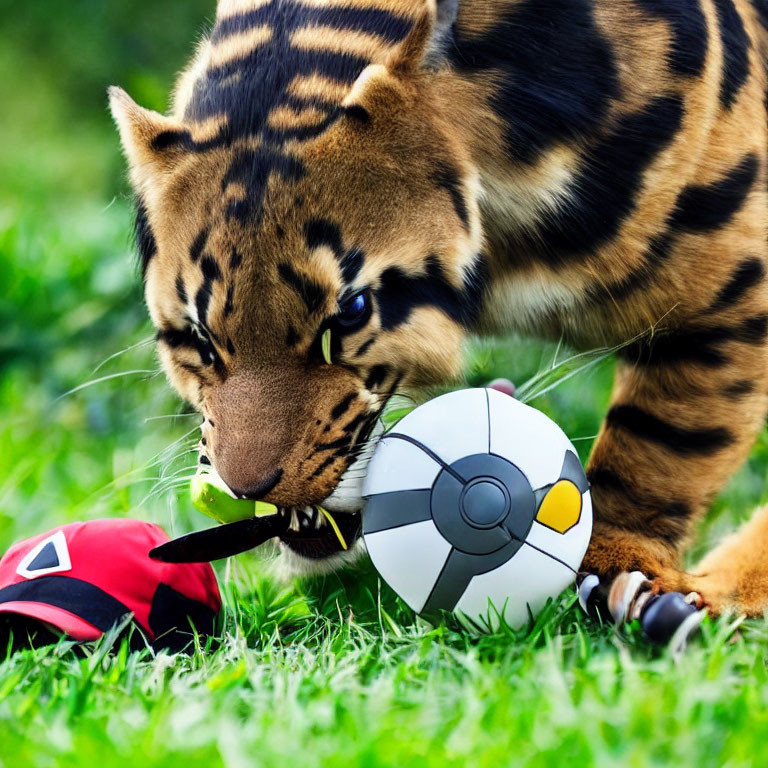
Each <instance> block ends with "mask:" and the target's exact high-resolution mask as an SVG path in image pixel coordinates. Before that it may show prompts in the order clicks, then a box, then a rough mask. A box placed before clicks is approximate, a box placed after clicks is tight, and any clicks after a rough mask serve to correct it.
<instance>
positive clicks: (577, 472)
mask: <svg viewBox="0 0 768 768" xmlns="http://www.w3.org/2000/svg"><path fill="white" fill-rule="evenodd" d="M560 478H561V479H563V480H570V481H571V482H572V483H573V484H574V485H575V486H576V487H577V488H578V489H579V491H580V492H581V493H584V492H585V491H588V490H589V481H588V480H587V476H586V474H584V467H582V466H581V461H580V460H579V457H578V456H577V455H576V454H575V453H574V452H573V451H566V452H565V458H564V459H563V468H562V469H561V470H560Z"/></svg>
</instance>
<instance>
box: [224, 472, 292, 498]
mask: <svg viewBox="0 0 768 768" xmlns="http://www.w3.org/2000/svg"><path fill="white" fill-rule="evenodd" d="M282 476H283V470H282V469H276V470H275V471H274V472H273V473H272V474H271V475H269V476H267V477H265V478H264V479H263V480H261V481H260V482H257V483H255V484H253V485H249V486H248V487H246V488H232V486H230V490H231V491H232V493H234V494H235V496H237V497H238V498H241V499H249V500H250V501H259V499H263V498H264V497H265V496H266V495H267V494H268V493H269V492H270V491H271V490H272V489H273V488H274V487H275V486H276V485H277V484H278V483H279V482H280V478H282Z"/></svg>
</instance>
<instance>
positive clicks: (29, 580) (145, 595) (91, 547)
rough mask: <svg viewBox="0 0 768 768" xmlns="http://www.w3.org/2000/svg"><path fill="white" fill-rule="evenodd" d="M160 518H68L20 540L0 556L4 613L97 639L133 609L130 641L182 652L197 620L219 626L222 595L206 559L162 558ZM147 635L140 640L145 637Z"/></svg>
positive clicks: (202, 628) (208, 628) (9, 619)
mask: <svg viewBox="0 0 768 768" xmlns="http://www.w3.org/2000/svg"><path fill="white" fill-rule="evenodd" d="M167 541H168V536H167V534H166V533H165V531H163V529H162V528H160V527H159V526H157V525H152V524H151V523H145V522H142V521H140V520H125V519H106V520H92V521H89V522H84V523H70V524H69V525H63V526H61V527H59V528H54V529H53V530H52V531H49V532H48V533H43V534H41V535H39V536H35V537H33V538H31V539H27V540H25V541H22V542H19V543H17V544H14V545H13V546H12V547H11V548H10V549H9V550H8V552H6V554H5V555H4V556H3V558H2V559H0V618H5V619H6V622H5V625H6V628H7V627H8V626H13V625H14V624H18V622H19V617H24V619H25V625H26V626H29V622H30V620H31V621H33V622H36V623H39V624H40V625H41V627H44V628H45V629H47V630H53V631H54V632H55V633H63V634H66V635H68V636H69V637H71V638H73V639H74V640H80V641H89V640H97V639H98V638H99V637H101V636H102V634H103V633H104V632H106V631H107V630H109V629H110V628H112V627H113V626H115V624H118V623H119V622H121V621H122V620H123V619H124V618H125V616H126V615H128V614H131V615H132V617H133V623H134V624H135V625H136V626H137V627H138V629H140V630H141V632H140V633H137V632H133V633H132V644H134V645H136V644H138V645H143V644H144V643H149V644H151V645H152V646H153V647H154V648H156V649H160V648H167V649H169V650H172V651H179V650H182V649H184V648H185V647H189V646H190V645H191V640H192V638H193V629H192V628H193V627H194V629H195V630H196V631H197V632H198V634H200V635H210V634H212V633H213V629H214V621H215V618H216V615H217V614H218V612H219V610H220V609H221V598H220V596H219V589H218V585H217V583H216V577H215V575H214V573H213V569H212V568H211V566H210V565H209V564H207V563H183V564H182V563H161V562H158V561H156V560H152V559H150V557H149V551H150V550H151V549H153V548H155V547H157V546H158V545H160V544H163V543H165V542H167ZM142 635H143V638H145V639H142V637H141V636H142Z"/></svg>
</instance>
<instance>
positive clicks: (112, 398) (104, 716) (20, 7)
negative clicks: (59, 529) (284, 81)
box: [0, 0, 768, 768]
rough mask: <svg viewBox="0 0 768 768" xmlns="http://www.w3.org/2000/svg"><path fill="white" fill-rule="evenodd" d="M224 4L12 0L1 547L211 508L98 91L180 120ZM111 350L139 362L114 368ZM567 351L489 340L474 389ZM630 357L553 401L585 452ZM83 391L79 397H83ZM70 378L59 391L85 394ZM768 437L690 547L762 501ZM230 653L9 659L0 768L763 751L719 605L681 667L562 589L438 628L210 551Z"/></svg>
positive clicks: (476, 355) (0, 362) (755, 686)
mask: <svg viewBox="0 0 768 768" xmlns="http://www.w3.org/2000/svg"><path fill="white" fill-rule="evenodd" d="M211 9H212V2H209V1H208V0H187V1H186V2H184V3H181V2H179V0H152V1H151V2H150V0H111V2H110V3H108V4H105V3H101V2H96V0H72V2H71V3H68V4H60V3H54V2H52V0H40V2H38V3H33V4H28V3H12V2H10V0H0V13H1V14H2V17H3V21H4V32H5V33H6V34H5V36H4V42H3V46H2V50H0V99H1V100H2V103H3V109H4V116H6V118H10V119H5V120H3V121H0V276H2V288H1V289H0V328H2V332H1V333H0V446H2V451H3V453H2V459H3V460H2V461H1V462H0V550H5V549H6V548H7V547H8V546H9V545H10V544H11V543H12V542H13V541H15V540H18V539H19V538H23V537H27V536H30V535H33V534H36V533H40V532H42V531H44V530H47V529H48V528H50V527H52V526H54V525H58V524H61V523H64V522H68V521H71V520H77V519H88V518H96V517H102V516H133V517H139V518H142V519H147V520H153V521H156V522H159V523H161V524H162V525H164V527H165V528H166V529H167V530H168V531H169V533H171V534H178V533H181V532H184V531H187V530H191V529H192V528H196V527H201V526H203V525H206V524H207V521H206V520H205V519H203V518H201V516H200V515H198V514H197V513H195V512H194V511H193V510H191V508H190V506H189V502H188V500H187V498H186V493H185V481H184V480H183V478H184V477H185V476H186V474H187V473H188V471H189V469H188V468H189V467H190V466H191V465H193V464H194V455H193V454H192V453H190V452H189V451H190V450H191V448H192V446H193V444H194V442H195V441H196V439H195V430H196V427H197V424H198V423H199V420H198V418H197V417H196V416H194V415H193V414H189V413H188V412H187V411H186V410H185V408H184V407H183V405H181V404H180V403H179V402H178V401H177V400H176V399H175V398H174V396H173V395H172V393H171V392H170V390H169V389H168V387H167V385H166V383H165V381H164V379H163V377H162V375H161V374H160V373H159V371H158V369H157V362H156V359H155V357H154V352H153V350H152V347H151V345H148V344H145V343H143V342H144V341H145V340H147V339H148V338H149V337H151V333H152V331H151V328H150V327H149V324H148V322H147V320H146V313H145V310H144V307H143V303H142V299H141V294H140V289H139V282H140V281H139V279H138V277H137V275H136V272H135V269H134V263H133V262H134V259H133V254H132V247H131V245H130V240H129V230H130V206H129V203H128V199H127V190H126V188H125V186H124V183H123V181H122V170H121V169H122V163H121V160H120V157H119V154H118V149H117V142H116V139H115V137H114V135H113V131H112V128H111V126H110V125H109V120H108V118H107V115H106V112H105V99H104V88H105V87H106V85H108V84H109V83H112V82H115V83H119V84H122V85H127V86H128V87H129V88H130V90H131V91H132V93H133V94H134V95H135V96H136V97H137V98H139V100H140V101H141V102H142V103H144V104H146V105H147V106H151V107H154V108H159V109H162V108H163V106H164V101H163V100H164V94H165V93H166V92H167V90H168V87H169V85H170V81H171V75H172V73H173V71H174V70H175V69H178V68H179V67H180V66H181V63H182V61H183V58H184V54H185V52H186V51H188V50H189V49H190V41H191V40H193V39H194V37H195V31H196V30H197V28H198V26H199V24H200V22H201V21H202V20H203V19H204V18H205V15H206V14H210V11H211ZM116 353H121V354H119V355H117V356H116V357H113V356H114V355H116ZM556 354H558V355H559V357H558V359H562V358H563V357H564V356H565V354H566V353H565V352H563V351H558V350H556V348H555V347H554V346H552V345H547V344H540V343H537V342H532V341H523V340H520V339H501V340H492V341H485V342H478V343H476V344H474V345H473V347H472V349H471V350H470V355H469V361H468V368H467V382H468V383H469V384H473V385H476V384H482V383H485V382H487V381H488V380H489V379H491V378H494V377H496V376H500V375H505V376H509V377H511V378H513V379H514V380H515V381H517V382H518V383H521V382H524V381H526V380H529V379H530V378H531V377H533V376H534V375H536V374H537V373H539V372H541V371H545V370H547V369H548V368H550V367H551V365H552V362H553V360H554V359H555V355H556ZM611 374H612V362H611V361H610V360H608V361H603V362H601V363H599V364H596V365H594V366H592V367H590V368H589V369H586V370H583V371H581V372H579V373H578V374H577V375H574V376H572V377H570V378H568V379H567V380H566V381H565V382H564V383H562V384H561V385H560V386H558V387H555V388H554V389H550V390H548V391H547V392H546V393H544V394H543V395H542V396H541V397H539V398H537V399H536V400H535V401H534V405H536V406H537V407H539V408H542V409H543V410H544V411H546V412H547V413H548V414H549V415H551V416H552V417H553V418H555V419H556V420H557V421H558V422H559V423H560V424H561V425H562V426H563V428H564V429H565V431H566V432H567V433H568V435H569V436H570V437H571V438H572V439H574V440H575V444H576V446H577V448H578V450H579V452H580V453H581V456H582V458H586V456H587V455H588V452H589V449H590V447H591V442H592V438H593V437H594V435H595V434H596V432H597V430H598V427H599V424H600V419H601V415H602V413H603V412H604V410H605V407H606V405H607V402H608V398H609V392H610V383H611ZM72 390H76V391H74V392H72ZM68 392H69V393H70V394H66V393H68ZM766 477H768V437H767V436H766V435H765V434H763V435H762V436H761V438H760V440H759V442H758V445H757V446H756V447H755V449H754V450H753V452H752V454H751V456H750V459H749V461H748V463H747V464H746V465H745V467H744V468H742V469H741V470H740V471H739V473H738V474H737V475H736V477H735V478H734V479H733V481H732V482H731V484H730V485H729V487H728V488H727V490H726V491H725V492H724V493H723V494H722V495H721V496H720V497H719V498H718V499H717V501H716V502H715V505H714V507H713V509H712V513H711V515H710V516H709V517H708V519H707V521H706V523H704V524H703V525H702V527H701V530H700V531H699V537H698V540H697V543H696V545H695V546H694V549H693V552H692V557H696V556H698V555H699V554H700V553H701V552H702V551H704V550H705V549H706V548H707V547H708V546H710V545H711V544H712V542H714V541H716V540H717V539H718V538H719V537H720V536H722V535H723V534H724V533H725V532H727V531H728V530H730V529H732V528H733V527H734V526H735V525H736V524H737V523H738V522H740V521H741V520H744V519H746V518H747V517H748V515H749V514H750V511H751V510H752V509H753V508H754V507H755V505H757V504H760V503H764V502H766V501H767V500H768V490H767V488H768V483H766ZM218 570H219V576H220V582H221V584H222V587H223V592H224V598H225V610H224V612H223V615H222V617H221V622H220V627H219V633H218V643H217V644H216V646H215V647H214V646H211V647H207V648H201V649H199V650H198V652H197V653H195V654H194V655H193V656H192V657H184V656H169V655H166V654H161V655H159V656H156V657H154V656H153V655H152V654H151V653H150V652H149V651H143V652H140V653H128V652H127V650H126V648H125V647H120V646H118V650H117V652H116V653H111V652H110V650H111V641H112V639H113V638H107V639H106V640H105V641H104V642H102V643H99V644H97V645H96V646H95V647H89V648H86V649H82V648H77V647H73V646H72V645H70V644H69V643H67V642H61V643H60V644H59V645H57V646H53V647H49V648H47V649H43V650H25V651H22V652H18V653H14V654H6V653H5V650H4V649H0V766H9V767H11V768H22V767H23V766H52V767H53V766H56V767H58V766H83V767H85V766H88V767H90V766H94V765H95V766H101V767H102V768H107V767H108V766H126V765H137V766H138V765H141V766H155V765H157V766H162V767H163V768H172V767H173V766H183V768H191V767H192V766H206V767H207V766H227V767H228V768H239V767H240V766H250V765H256V766H280V767H282V766H285V765H291V766H294V765H295V766H334V767H335V766H366V767H368V766H370V767H374V766H385V765H386V766H397V767H398V768H404V767H406V766H418V767H419V768H424V767H425V766H435V767H436V768H442V766H461V767H462V768H463V767H464V766H493V768H496V767H497V766H507V765H508V766H518V765H521V766H560V765H566V766H579V768H581V767H582V766H592V765H599V766H617V767H621V768H625V767H630V768H632V767H634V766H656V765H658V766H687V765H695V766H697V768H705V767H706V766H725V765H727V766H729V768H735V767H738V766H752V765H755V766H763V765H766V764H768V746H766V738H765V734H766V732H768V722H766V721H767V720H768V701H766V699H767V698H768V686H767V685H766V663H765V660H766V658H767V657H768V625H766V623H765V622H764V621H760V620H753V621H749V622H745V623H743V624H742V625H740V626H738V627H737V626H735V624H734V623H733V622H732V621H731V620H729V619H720V620H718V621H717V622H707V623H705V625H704V628H703V633H702V636H701V637H700V638H699V639H697V640H696V641H695V642H694V643H693V644H692V645H691V646H690V648H689V649H688V652H687V653H686V654H685V655H684V656H683V657H682V658H681V659H675V658H672V657H671V656H669V655H668V654H667V652H665V651H664V650H659V649H655V648H652V647H649V646H648V645H647V644H646V643H645V642H644V641H643V640H642V637H640V634H639V631H638V629H637V627H630V628H629V629H627V630H625V631H623V632H622V633H616V632H614V631H613V630H612V629H610V628H607V627H599V626H595V625H594V624H593V623H591V622H590V621H588V620H587V619H586V618H585V617H584V616H582V614H581V613H580V611H579V609H578V607H577V606H575V605H574V597H573V594H572V593H570V592H567V593H566V594H564V595H563V596H562V597H561V598H560V599H559V600H558V601H557V602H556V603H554V604H552V605H550V606H549V607H548V609H547V610H546V611H545V612H544V613H543V614H542V615H541V616H540V617H539V619H538V620H537V622H536V624H535V625H534V626H532V627H529V628H526V629H525V630H523V631H521V632H518V633H512V632H499V633H498V634H495V635H485V636H474V635H471V634H468V633H466V632H464V631H461V630H460V627H458V626H454V625H450V626H442V627H439V628H432V627H430V626H429V625H426V624H424V623H422V622H421V621H420V620H418V619H417V618H416V617H414V616H413V614H412V613H411V612H410V611H409V610H408V609H407V607H406V606H404V604H403V603H402V602H401V601H399V600H398V599H397V598H396V597H395V596H394V595H393V594H392V592H391V591H390V590H389V589H388V588H387V587H386V585H384V584H382V583H381V582H380V581H379V580H378V578H377V577H376V574H375V573H373V572H372V571H371V569H370V567H365V566H364V565H363V566H361V568H360V569H359V570H357V571H354V572H349V573H343V574H337V575H334V576H331V577H328V578H326V579H323V580H320V581H317V582H314V583H302V584H296V585H290V586H283V587H281V586H279V585H276V584H274V583H273V582H272V581H271V580H270V579H269V576H268V573H267V569H266V568H265V565H264V563H263V562H262V561H261V560H259V559H258V558H257V557H256V556H253V555H250V556H249V555H245V556H241V557H239V558H237V559H236V560H235V561H233V563H232V565H231V566H230V567H229V568H225V567H218Z"/></svg>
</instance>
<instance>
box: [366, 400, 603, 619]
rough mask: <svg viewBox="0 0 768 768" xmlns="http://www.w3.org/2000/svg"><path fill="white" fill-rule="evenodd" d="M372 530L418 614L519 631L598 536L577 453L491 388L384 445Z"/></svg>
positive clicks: (370, 541)
mask: <svg viewBox="0 0 768 768" xmlns="http://www.w3.org/2000/svg"><path fill="white" fill-rule="evenodd" d="M363 496H364V497H365V499H366V506H365V509H364V510H363V537H364V539H365V544H366V547H367V549H368V553H369V555H370V557H371V560H372V561H373V563H374V565H375V566H376V568H377V570H378V571H379V573H380V574H381V576H382V578H383V579H384V580H385V581H386V582H387V583H388V584H389V585H390V586H391V587H392V589H394V590H395V592H397V594H398V595H400V597H401V598H402V599H403V600H404V601H405V602H406V603H407V604H408V605H409V606H410V607H411V608H412V609H413V610H414V611H416V612H417V613H419V614H421V615H423V616H425V617H427V618H431V617H434V616H436V615H438V614H439V613H440V611H455V612H457V613H459V614H462V615H464V616H466V617H468V618H470V619H472V620H473V621H474V622H476V623H478V624H479V625H481V626H486V627H488V628H494V627H497V626H498V625H499V623H500V621H501V620H502V617H503V621H504V622H506V623H507V624H508V625H509V626H511V627H514V628H517V627H520V626H522V625H523V624H525V623H526V622H527V621H528V619H529V617H530V616H531V615H535V614H536V613H537V612H538V611H539V610H541V608H542V606H543V605H544V604H545V603H546V601H547V599H548V598H551V597H556V596H557V595H559V594H560V592H562V591H563V590H564V589H565V588H566V587H567V586H569V585H570V584H572V583H573V581H574V580H575V578H576V572H577V571H578V569H579V566H580V564H581V561H582V559H583V557H584V553H585V552H586V549H587V545H588V543H589V537H590V534H591V531H592V504H591V500H590V495H589V484H588V483H587V478H586V476H585V474H584V470H583V468H582V466H581V462H580V461H579V458H578V455H577V453H576V450H575V449H574V447H573V445H572V444H571V443H570V441H569V440H568V438H567V437H566V436H565V434H564V433H563V431H562V430H561V429H560V427H558V426H557V424H555V423H554V422H553V421H552V420H551V419H549V418H548V417H547V416H545V415H544V414H543V413H541V412H540V411H537V410H535V409H534V408H531V407H529V406H527V405H524V404H523V403H520V402H518V401H517V400H515V399H514V398H512V397H510V396H509V395H506V394H503V393H501V392H497V391H495V390H492V389H465V390H461V391H458V392H451V393H449V394H447V395H443V396H441V397H438V398H435V399H434V400H431V401H429V402H427V403H425V404H424V405H422V406H420V407H419V408H416V409H415V410H414V411H412V412H411V413H409V414H408V415H407V416H406V417H405V418H403V419H402V420H401V421H400V422H399V423H398V424H397V425H396V426H395V427H394V428H393V429H392V430H391V431H390V432H388V433H387V434H386V435H385V436H384V437H383V438H382V439H381V440H380V442H379V445H378V447H377V449H376V452H375V453H374V456H373V458H372V459H371V462H370V465H369V469H368V475H367V478H366V481H365V485H364V487H363Z"/></svg>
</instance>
